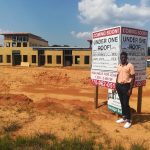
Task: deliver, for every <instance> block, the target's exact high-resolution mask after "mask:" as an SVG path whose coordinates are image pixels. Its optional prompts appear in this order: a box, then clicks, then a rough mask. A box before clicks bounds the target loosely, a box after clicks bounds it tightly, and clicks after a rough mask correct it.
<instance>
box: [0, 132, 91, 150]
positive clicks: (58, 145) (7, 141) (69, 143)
mask: <svg viewBox="0 0 150 150" xmlns="http://www.w3.org/2000/svg"><path fill="white" fill-rule="evenodd" d="M54 137H55V136H54V135H53V134H40V135H36V136H33V137H32V136H31V137H21V136H20V137H17V138H16V139H12V138H11V137H10V136H9V135H6V136H4V137H2V138H0V150H16V149H17V150H22V149H25V150H29V149H30V150H94V142H93V140H82V139H81V138H73V139H64V140H62V141H58V139H56V138H54Z"/></svg>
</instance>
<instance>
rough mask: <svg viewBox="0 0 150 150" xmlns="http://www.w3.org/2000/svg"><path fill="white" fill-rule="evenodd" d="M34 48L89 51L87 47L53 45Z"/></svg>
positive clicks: (35, 48)
mask: <svg viewBox="0 0 150 150" xmlns="http://www.w3.org/2000/svg"><path fill="white" fill-rule="evenodd" d="M33 49H34V50H48V49H55V50H72V49H73V50H78V49H80V50H89V51H91V48H87V47H63V46H62V47H53V46H49V47H33Z"/></svg>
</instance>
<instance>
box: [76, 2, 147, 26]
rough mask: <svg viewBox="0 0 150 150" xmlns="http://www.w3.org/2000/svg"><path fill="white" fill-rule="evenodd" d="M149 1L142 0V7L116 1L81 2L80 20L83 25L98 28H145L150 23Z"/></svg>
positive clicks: (79, 7) (79, 5) (79, 6)
mask: <svg viewBox="0 0 150 150" xmlns="http://www.w3.org/2000/svg"><path fill="white" fill-rule="evenodd" d="M148 3H149V0H141V1H140V5H131V4H124V5H122V6H119V5H118V4H117V2H116V0H105V2H104V0H81V1H80V2H79V3H78V9H79V19H80V20H81V22H82V23H88V24H93V25H96V26H105V25H106V26H108V25H109V26H114V25H130V26H136V27H137V26H138V27H143V26H145V24H146V23H148V22H149V21H150V19H149V17H150V6H149V5H148Z"/></svg>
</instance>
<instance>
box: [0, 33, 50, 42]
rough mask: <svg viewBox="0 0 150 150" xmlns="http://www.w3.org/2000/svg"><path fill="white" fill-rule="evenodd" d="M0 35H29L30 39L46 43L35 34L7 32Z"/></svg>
mask: <svg viewBox="0 0 150 150" xmlns="http://www.w3.org/2000/svg"><path fill="white" fill-rule="evenodd" d="M0 35H4V36H5V35H29V36H30V37H32V38H35V39H37V40H41V41H44V42H48V41H47V40H45V39H43V38H41V37H40V36H37V35H35V34H32V33H29V32H7V33H0Z"/></svg>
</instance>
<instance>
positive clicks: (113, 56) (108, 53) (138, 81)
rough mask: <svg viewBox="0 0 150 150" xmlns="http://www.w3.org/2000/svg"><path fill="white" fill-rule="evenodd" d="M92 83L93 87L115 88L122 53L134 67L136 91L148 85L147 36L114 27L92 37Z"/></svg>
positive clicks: (138, 30)
mask: <svg viewBox="0 0 150 150" xmlns="http://www.w3.org/2000/svg"><path fill="white" fill-rule="evenodd" d="M92 38H93V40H92V68H91V79H92V82H93V84H94V85H99V86H103V87H108V88H110V89H114V88H115V82H116V75H117V65H118V64H119V62H120V53H121V52H122V51H125V52H127V53H128V61H129V62H131V63H132V64H133V65H134V66H135V72H136V74H135V87H139V86H144V85H145V84H146V60H145V56H146V52H147V39H148V32H147V31H145V30H140V29H133V28H127V27H120V26H119V27H114V28H109V29H104V30H100V31H97V32H93V34H92Z"/></svg>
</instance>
